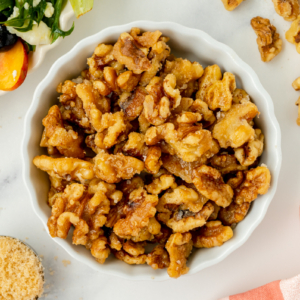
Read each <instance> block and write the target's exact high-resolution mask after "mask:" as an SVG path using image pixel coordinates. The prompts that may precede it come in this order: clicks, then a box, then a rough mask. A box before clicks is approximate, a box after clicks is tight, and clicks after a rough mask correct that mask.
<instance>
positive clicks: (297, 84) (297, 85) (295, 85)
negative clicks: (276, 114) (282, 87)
mask: <svg viewBox="0 0 300 300" xmlns="http://www.w3.org/2000/svg"><path fill="white" fill-rule="evenodd" d="M292 87H293V88H294V89H295V91H299V90H300V77H298V78H297V79H295V80H294V81H293V83H292Z"/></svg>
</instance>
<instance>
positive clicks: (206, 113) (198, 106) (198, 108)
mask: <svg viewBox="0 0 300 300" xmlns="http://www.w3.org/2000/svg"><path fill="white" fill-rule="evenodd" d="M189 110H190V111H191V112H197V113H200V114H201V115H202V118H203V122H202V124H203V127H204V128H206V127H208V126H210V125H212V124H213V123H215V121H216V117H215V115H214V113H213V112H212V111H211V110H210V109H209V108H208V105H207V103H205V102H204V101H202V100H200V99H196V100H195V101H194V102H193V104H192V105H191V106H190V107H189Z"/></svg>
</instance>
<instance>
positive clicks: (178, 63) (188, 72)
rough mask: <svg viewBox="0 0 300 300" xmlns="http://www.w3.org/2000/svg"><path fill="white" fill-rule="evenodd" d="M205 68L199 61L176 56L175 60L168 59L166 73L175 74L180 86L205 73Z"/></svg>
mask: <svg viewBox="0 0 300 300" xmlns="http://www.w3.org/2000/svg"><path fill="white" fill-rule="evenodd" d="M203 72H204V71H203V68H202V66H201V65H200V64H199V63H198V62H193V63H192V62H190V61H189V60H187V59H182V58H176V59H175V60H173V61H169V60H167V61H166V64H165V68H164V73H165V74H174V75H175V77H176V82H177V85H178V86H179V87H183V85H184V84H186V83H188V82H190V81H192V80H197V79H199V78H200V77H201V76H202V75H203Z"/></svg>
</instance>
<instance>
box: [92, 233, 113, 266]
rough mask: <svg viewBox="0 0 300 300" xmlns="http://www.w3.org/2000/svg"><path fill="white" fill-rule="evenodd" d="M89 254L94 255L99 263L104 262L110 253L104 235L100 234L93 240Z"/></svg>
mask: <svg viewBox="0 0 300 300" xmlns="http://www.w3.org/2000/svg"><path fill="white" fill-rule="evenodd" d="M91 254H92V255H93V256H94V257H95V259H96V261H97V262H98V263H100V264H104V263H105V260H106V259H107V257H108V256H109V254H110V249H109V247H108V241H107V238H106V237H105V236H100V237H99V238H97V239H96V240H94V241H93V243H92V247H91Z"/></svg>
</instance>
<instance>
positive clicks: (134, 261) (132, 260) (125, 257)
mask: <svg viewBox="0 0 300 300" xmlns="http://www.w3.org/2000/svg"><path fill="white" fill-rule="evenodd" d="M112 252H113V254H114V256H115V257H116V258H117V259H119V260H122V261H124V262H125V263H127V264H129V265H143V264H145V263H146V260H147V255H146V254H142V255H138V256H133V255H130V254H128V253H126V252H125V251H124V250H120V251H112Z"/></svg>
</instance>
